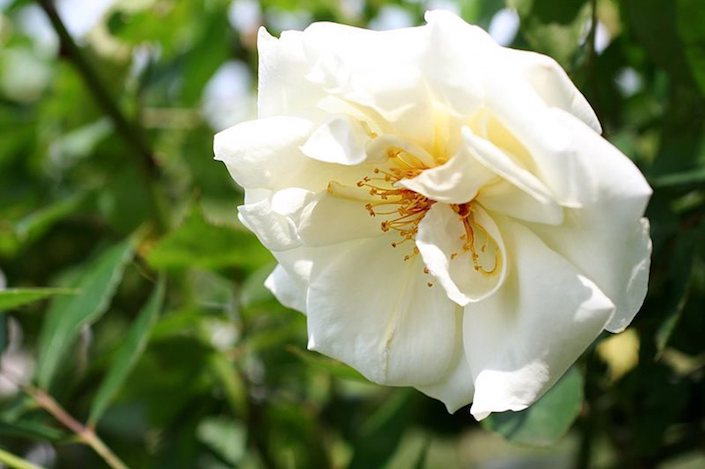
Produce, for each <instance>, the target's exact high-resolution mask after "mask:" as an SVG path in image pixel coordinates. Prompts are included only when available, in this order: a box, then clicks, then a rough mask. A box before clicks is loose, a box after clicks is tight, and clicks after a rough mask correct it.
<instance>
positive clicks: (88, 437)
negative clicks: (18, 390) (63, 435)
mask: <svg viewBox="0 0 705 469" xmlns="http://www.w3.org/2000/svg"><path fill="white" fill-rule="evenodd" d="M22 390H23V391H24V392H25V393H27V395H28V396H29V397H31V398H32V399H33V400H34V402H36V403H37V405H38V406H39V407H41V408H42V409H44V410H45V411H47V412H48V413H49V414H51V415H52V416H53V417H54V418H55V419H56V420H57V421H59V422H60V423H61V424H62V425H64V426H65V427H66V428H68V429H69V430H71V431H72V432H73V433H75V434H76V436H77V437H78V439H79V440H80V441H81V442H82V443H84V444H86V445H88V446H90V447H91V448H93V451H95V452H96V453H97V454H98V455H99V456H100V457H101V458H102V459H103V461H105V463H106V464H107V465H108V466H110V467H111V468H113V469H128V468H127V465H126V464H125V463H124V462H122V460H121V459H120V458H119V457H118V456H117V455H116V454H115V453H113V451H112V450H111V449H110V448H108V446H106V445H105V443H104V442H103V440H101V439H100V437H99V436H98V435H97V434H96V433H95V430H94V429H93V428H91V427H87V426H85V425H83V424H82V423H81V422H79V421H78V420H76V419H75V418H73V417H72V416H71V415H70V414H69V413H68V412H66V410H64V408H63V407H61V405H59V403H58V402H56V401H55V400H54V398H53V397H51V396H50V395H49V394H47V393H46V392H45V391H42V390H41V389H38V388H35V387H34V386H29V385H26V386H23V387H22Z"/></svg>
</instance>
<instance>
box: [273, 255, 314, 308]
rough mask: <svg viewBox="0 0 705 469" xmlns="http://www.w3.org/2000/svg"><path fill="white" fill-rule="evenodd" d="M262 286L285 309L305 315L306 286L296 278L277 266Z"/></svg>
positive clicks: (280, 266) (279, 265)
mask: <svg viewBox="0 0 705 469" xmlns="http://www.w3.org/2000/svg"><path fill="white" fill-rule="evenodd" d="M264 286H265V287H266V288H267V289H268V290H269V291H271V292H272V294H273V295H274V296H275V298H276V299H277V300H279V302H280V303H281V304H283V305H284V306H286V307H287V308H291V309H295V310H297V311H301V312H302V313H304V314H306V291H307V290H308V286H307V285H306V284H305V283H304V282H302V281H301V279H300V278H298V277H296V276H292V275H289V273H288V272H287V271H286V269H285V268H284V267H283V266H282V265H281V264H278V265H277V266H276V267H275V268H274V270H273V271H272V273H271V274H269V276H268V277H267V279H266V280H265V281H264Z"/></svg>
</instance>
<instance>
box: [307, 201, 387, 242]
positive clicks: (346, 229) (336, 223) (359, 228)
mask: <svg viewBox="0 0 705 469" xmlns="http://www.w3.org/2000/svg"><path fill="white" fill-rule="evenodd" d="M380 223H381V221H380V220H379V219H377V218H376V217H373V216H372V215H370V213H369V212H368V211H367V209H366V208H365V202H364V201H362V200H356V199H348V198H342V197H340V196H336V195H333V194H331V193H329V192H324V193H321V194H319V195H318V196H317V197H316V198H315V199H314V200H313V201H312V202H311V203H310V204H308V205H307V206H306V208H305V209H304V210H303V212H302V214H301V220H300V223H299V226H298V233H299V236H300V237H301V240H302V241H303V243H304V244H306V245H307V246H321V245H326V244H334V243H340V242H342V241H348V240H351V239H358V238H369V237H375V236H381V235H382V234H384V233H383V232H382V229H381V227H380Z"/></svg>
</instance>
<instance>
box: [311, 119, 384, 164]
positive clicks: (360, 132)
mask: <svg viewBox="0 0 705 469" xmlns="http://www.w3.org/2000/svg"><path fill="white" fill-rule="evenodd" d="M369 140H370V135H369V134H368V133H367V132H366V130H365V128H364V127H363V125H362V124H360V122H357V121H354V120H353V119H350V118H347V117H345V116H336V117H333V118H332V119H329V120H328V121H327V122H325V123H324V124H323V125H322V126H320V127H319V128H317V129H316V130H315V131H314V132H313V134H311V137H309V139H308V140H307V141H306V143H305V144H304V145H303V146H302V147H301V151H302V152H303V153H304V154H305V155H306V156H308V157H310V158H313V159H314V160H318V161H323V162H326V163H338V164H343V165H356V164H360V163H362V162H363V161H365V158H366V156H367V155H366V153H365V145H366V144H367V142H368V141H369Z"/></svg>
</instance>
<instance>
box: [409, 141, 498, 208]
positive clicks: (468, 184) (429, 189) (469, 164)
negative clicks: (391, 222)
mask: <svg viewBox="0 0 705 469" xmlns="http://www.w3.org/2000/svg"><path fill="white" fill-rule="evenodd" d="M494 179H497V175H496V174H495V173H493V172H492V171H490V170H489V169H487V168H485V167H484V166H483V165H481V164H480V163H478V162H477V161H476V160H475V159H474V158H473V157H472V156H471V155H470V153H469V151H468V149H466V148H465V147H462V148H461V149H460V151H458V153H456V154H455V155H454V156H453V157H451V159H450V160H449V161H447V162H446V163H445V164H442V165H440V166H436V167H435V168H431V169H427V170H426V171H423V172H422V173H421V174H419V175H418V176H416V177H415V178H413V179H402V180H401V181H399V184H400V185H402V186H404V187H406V188H407V189H411V190H412V191H414V192H418V193H419V194H422V195H424V196H426V197H428V198H429V199H431V200H435V201H437V202H444V203H447V204H462V203H465V202H469V201H471V200H472V199H474V198H475V196H476V195H477V192H478V191H479V190H480V188H482V187H483V186H485V185H486V184H488V183H489V182H490V181H492V180H494Z"/></svg>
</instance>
